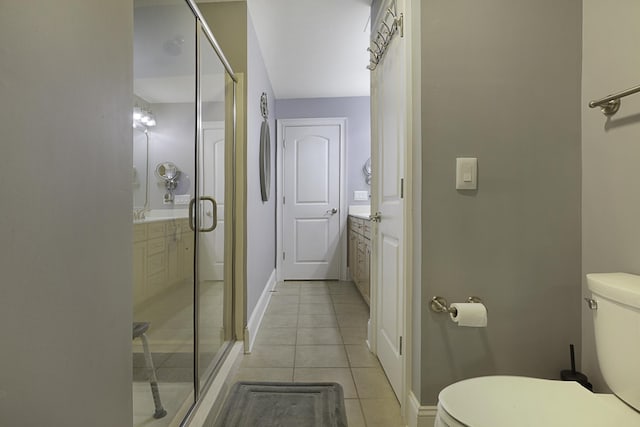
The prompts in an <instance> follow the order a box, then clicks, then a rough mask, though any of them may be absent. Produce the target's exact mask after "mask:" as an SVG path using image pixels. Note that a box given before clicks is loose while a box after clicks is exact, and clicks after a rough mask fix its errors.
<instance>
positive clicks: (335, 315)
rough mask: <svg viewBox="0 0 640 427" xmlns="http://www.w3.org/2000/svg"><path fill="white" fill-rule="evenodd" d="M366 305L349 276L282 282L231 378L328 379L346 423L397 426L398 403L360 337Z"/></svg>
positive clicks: (363, 334)
mask: <svg viewBox="0 0 640 427" xmlns="http://www.w3.org/2000/svg"><path fill="white" fill-rule="evenodd" d="M368 318H369V309H368V307H367V305H366V304H365V303H364V301H363V300H362V297H361V296H360V294H359V293H358V291H357V289H356V288H355V286H354V285H353V283H351V282H284V283H280V284H278V285H277V286H276V292H274V294H273V295H272V297H271V302H270V303H269V307H268V308H267V312H266V314H265V316H264V319H263V321H262V325H261V327H260V330H259V331H258V334H257V337H256V342H255V346H254V350H253V352H252V353H251V354H250V355H244V356H242V361H241V362H240V363H241V364H240V369H239V370H238V373H237V375H236V378H235V379H234V382H235V381H241V380H242V381H283V382H291V381H299V382H309V381H312V382H314V381H319V382H322V381H331V382H337V383H340V384H341V385H342V387H343V391H344V398H345V407H346V411H347V417H348V421H349V426H350V427H398V426H402V425H403V424H402V420H401V417H400V406H399V404H398V401H397V400H396V397H395V394H394V393H393V390H392V389H391V386H390V385H389V382H388V381H387V378H386V376H385V374H384V372H383V370H382V368H381V366H380V363H379V362H378V359H377V358H376V357H375V356H374V355H373V354H371V353H370V352H369V349H368V347H367V345H366V343H365V340H366V335H367V320H368Z"/></svg>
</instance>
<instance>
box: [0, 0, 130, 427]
mask: <svg viewBox="0 0 640 427" xmlns="http://www.w3.org/2000/svg"><path fill="white" fill-rule="evenodd" d="M132 15H133V9H132V6H131V1H126V0H113V1H109V2H104V1H102V0H100V1H98V0H58V1H56V2H51V1H35V2H29V3H25V2H23V1H21V0H3V1H2V3H1V4H0V40H2V41H3V42H2V43H1V44H0V53H1V55H2V61H1V62H0V128H1V129H2V135H1V136H0V138H1V142H0V146H1V147H2V149H1V151H2V155H0V170H2V176H3V184H2V185H1V186H0V200H3V203H2V215H0V241H1V242H2V254H1V256H0V271H1V272H2V281H1V283H0V343H2V344H1V346H2V349H1V350H0V361H1V362H0V425H3V426H69V427H85V426H95V427H101V426H104V427H113V426H126V425H131V420H132V403H131V321H132V320H131V310H132V301H131V278H132V265H131V259H132V254H131V235H132V221H131V207H132V201H131V165H132V161H133V159H132V150H131V137H132V136H131V132H132V129H131V104H132V98H131V94H132V86H133V83H132V68H133V61H132V46H133V36H132V34H133V28H132V26H133V25H132V21H133V16H132ZM9 201H10V202H9ZM5 202H6V203H5Z"/></svg>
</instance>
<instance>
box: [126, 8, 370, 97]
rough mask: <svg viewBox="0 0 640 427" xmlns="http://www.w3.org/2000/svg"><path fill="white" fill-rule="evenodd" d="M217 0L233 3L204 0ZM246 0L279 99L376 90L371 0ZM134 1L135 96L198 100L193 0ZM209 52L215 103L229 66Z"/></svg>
mask: <svg viewBox="0 0 640 427" xmlns="http://www.w3.org/2000/svg"><path fill="white" fill-rule="evenodd" d="M218 1H234V0H199V1H198V3H200V2H218ZM235 1H245V0H235ZM246 1H247V7H248V9H249V14H250V18H251V21H252V22H253V26H254V28H255V30H256V34H257V38H258V44H259V46H260V50H261V51H262V56H263V58H264V61H265V65H266V68H267V72H268V74H269V79H270V81H271V84H272V86H273V90H274V94H275V97H276V98H278V99H288V98H325V97H344V96H368V95H369V70H367V69H366V66H367V65H368V63H369V54H368V53H367V51H366V48H367V46H368V40H369V15H370V10H371V0H246ZM135 6H136V8H135V14H134V19H135V38H134V50H135V55H134V80H135V82H134V89H135V93H136V95H138V96H139V97H141V98H143V99H145V100H146V101H147V102H150V103H163V102H193V90H194V88H193V75H194V73H195V69H194V61H195V56H194V52H195V46H194V43H195V41H194V40H193V37H190V36H189V35H190V34H191V33H192V32H193V25H194V18H193V15H192V14H191V12H190V10H189V8H188V7H187V6H186V3H182V2H180V1H177V0H136V2H135ZM207 53H208V52H207ZM205 56H207V57H205V58H204V61H203V62H204V65H205V68H206V70H207V72H206V73H205V74H206V75H205V76H203V80H205V81H206V82H208V83H209V84H208V85H207V86H208V87H209V88H210V90H209V91H208V93H209V95H210V96H209V97H210V98H211V99H206V100H208V101H216V100H219V99H222V96H223V89H224V70H223V67H222V64H221V63H220V62H219V60H218V59H217V58H215V56H214V55H213V53H212V52H211V54H210V55H205ZM208 56H211V58H209V57H208ZM216 88H217V89H216Z"/></svg>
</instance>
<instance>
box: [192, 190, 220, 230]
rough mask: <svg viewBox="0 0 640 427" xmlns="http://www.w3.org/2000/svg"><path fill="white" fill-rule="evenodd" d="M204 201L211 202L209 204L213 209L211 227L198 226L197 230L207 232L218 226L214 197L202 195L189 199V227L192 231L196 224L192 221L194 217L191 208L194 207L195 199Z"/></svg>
mask: <svg viewBox="0 0 640 427" xmlns="http://www.w3.org/2000/svg"><path fill="white" fill-rule="evenodd" d="M198 200H200V201H205V202H211V205H212V207H213V209H212V210H211V212H212V215H211V216H212V221H213V223H212V224H211V227H207V228H199V227H198V231H199V232H201V233H209V232H211V231H213V230H215V229H216V227H217V226H218V203H217V202H216V199H214V198H213V197H208V196H202V197H199V198H197V199H191V202H189V227H190V228H191V230H192V231H195V229H196V224H195V223H194V217H193V210H194V209H195V206H196V201H198Z"/></svg>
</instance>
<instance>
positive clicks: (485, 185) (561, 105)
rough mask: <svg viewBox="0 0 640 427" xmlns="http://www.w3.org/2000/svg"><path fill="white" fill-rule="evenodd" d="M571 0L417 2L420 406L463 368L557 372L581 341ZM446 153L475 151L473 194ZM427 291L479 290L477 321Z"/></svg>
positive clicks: (576, 70)
mask: <svg viewBox="0 0 640 427" xmlns="http://www.w3.org/2000/svg"><path fill="white" fill-rule="evenodd" d="M581 6H582V2H581V1H579V0H567V1H563V2H558V1H555V0H541V1H528V2H524V1H518V2H514V1H511V0H486V1H483V2H475V1H462V0H456V1H451V0H428V1H426V2H424V3H423V5H422V11H421V13H422V52H423V55H422V85H423V86H422V117H423V122H422V133H423V155H422V162H423V181H422V186H423V187H422V218H423V227H422V259H423V264H422V280H423V289H422V291H423V292H422V295H423V309H422V313H421V314H422V316H423V319H422V331H421V335H422V343H421V345H422V348H421V353H422V354H421V356H422V370H421V371H422V372H421V375H422V382H421V383H422V384H421V401H422V403H423V404H434V403H435V402H436V401H437V396H438V392H439V391H440V390H441V389H442V388H443V387H445V386H446V385H448V384H450V383H452V382H455V381H457V380H460V379H463V378H468V377H474V376H480V375H485V374H516V375H531V376H537V377H546V378H558V377H559V372H560V370H561V369H564V368H567V367H568V358H569V357H568V346H569V344H570V343H575V344H576V345H577V346H578V348H579V347H580V340H581V333H580V329H581V326H580V322H581V315H580V313H581V312H580V310H581V303H582V302H581V288H580V286H581V285H580V284H581V278H580V276H581V270H580V114H579V113H580V108H579V102H580V51H581V22H582V10H581ZM631 51H632V50H629V51H627V53H628V52H631ZM457 156H463V157H467V156H469V157H478V162H479V163H478V164H479V189H478V191H476V192H464V193H463V192H457V191H456V190H455V185H454V183H455V158H456V157H457ZM433 295H441V296H444V297H446V298H447V299H449V301H450V302H454V301H463V300H464V299H466V297H468V296H470V295H476V296H479V297H481V298H482V299H483V300H484V301H485V303H486V306H487V308H488V311H489V325H488V327H487V328H485V329H474V328H460V327H457V326H455V325H454V324H453V323H452V322H451V321H450V320H449V319H448V317H447V316H444V315H442V314H435V313H433V312H431V311H430V310H428V309H427V307H428V299H429V298H430V297H431V296H433Z"/></svg>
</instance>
